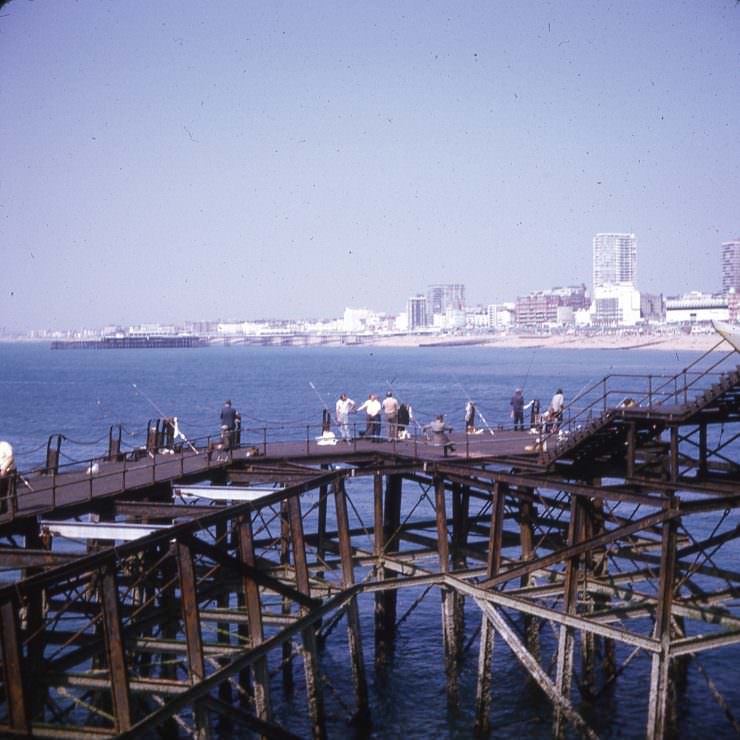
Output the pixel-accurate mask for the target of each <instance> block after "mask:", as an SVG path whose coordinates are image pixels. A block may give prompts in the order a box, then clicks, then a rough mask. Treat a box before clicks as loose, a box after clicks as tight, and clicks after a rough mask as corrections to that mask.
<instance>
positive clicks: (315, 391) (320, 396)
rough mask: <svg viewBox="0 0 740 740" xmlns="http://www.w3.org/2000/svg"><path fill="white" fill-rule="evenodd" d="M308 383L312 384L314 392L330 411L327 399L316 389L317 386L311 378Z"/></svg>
mask: <svg viewBox="0 0 740 740" xmlns="http://www.w3.org/2000/svg"><path fill="white" fill-rule="evenodd" d="M308 384H309V385H310V386H311V389H312V390H313V392H314V393H315V394H316V395H317V396H318V397H319V401H321V405H322V406H323V407H324V409H326V411H329V407H328V406H327V405H326V401H325V400H324V397H323V396H322V395H321V394H320V393H319V392H318V390H317V389H316V386H315V385H314V384H313V383H312V382H311V381H310V380H309V381H308ZM329 413H331V411H329Z"/></svg>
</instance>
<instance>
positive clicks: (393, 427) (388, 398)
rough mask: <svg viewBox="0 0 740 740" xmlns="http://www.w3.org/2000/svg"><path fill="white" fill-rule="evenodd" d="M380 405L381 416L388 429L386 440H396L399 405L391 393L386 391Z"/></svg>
mask: <svg viewBox="0 0 740 740" xmlns="http://www.w3.org/2000/svg"><path fill="white" fill-rule="evenodd" d="M381 405H382V406H383V416H384V417H385V423H386V425H387V429H388V439H391V440H393V439H396V438H397V437H398V411H399V409H400V407H401V405H400V404H399V403H398V399H397V398H396V397H395V396H394V395H393V391H388V392H387V393H386V394H385V398H384V399H383V403H382V404H381Z"/></svg>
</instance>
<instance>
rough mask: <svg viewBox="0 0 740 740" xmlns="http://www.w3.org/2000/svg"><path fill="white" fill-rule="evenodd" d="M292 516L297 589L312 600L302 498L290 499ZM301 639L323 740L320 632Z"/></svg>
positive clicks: (315, 731) (314, 724) (314, 718)
mask: <svg viewBox="0 0 740 740" xmlns="http://www.w3.org/2000/svg"><path fill="white" fill-rule="evenodd" d="M288 516H289V519H290V537H291V542H292V544H293V563H294V567H295V578H296V587H297V588H298V590H299V591H300V592H301V593H302V594H305V595H306V596H310V595H311V586H310V582H309V578H308V565H307V562H306V545H305V542H304V540H303V519H302V517H301V501H300V499H299V498H298V496H291V497H290V498H289V499H288ZM301 612H302V613H303V614H306V613H308V612H309V609H308V608H307V607H305V606H304V607H302V608H301ZM301 638H302V640H303V670H304V675H305V679H306V695H307V699H308V709H309V714H310V716H311V733H312V735H313V737H314V738H323V737H325V735H326V727H325V719H324V700H323V695H322V691H321V678H320V674H319V663H318V660H319V659H318V651H317V647H316V630H315V628H314V626H313V625H311V626H309V627H306V628H305V629H304V630H303V631H302V632H301Z"/></svg>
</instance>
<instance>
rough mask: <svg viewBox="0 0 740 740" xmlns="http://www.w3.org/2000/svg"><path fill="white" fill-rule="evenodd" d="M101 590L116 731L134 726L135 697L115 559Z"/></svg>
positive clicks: (102, 579) (103, 575)
mask: <svg viewBox="0 0 740 740" xmlns="http://www.w3.org/2000/svg"><path fill="white" fill-rule="evenodd" d="M100 592H101V598H100V602H101V606H102V611H103V628H104V629H103V632H104V634H105V650H106V654H107V659H108V660H107V662H108V671H109V672H110V682H111V696H112V699H113V716H114V721H115V727H116V731H117V732H121V731H122V730H128V728H129V727H131V700H130V696H129V676H128V664H127V662H126V653H125V650H124V643H123V630H122V628H121V616H120V614H119V610H118V586H117V583H116V573H115V570H114V563H113V562H111V563H109V564H108V565H107V566H106V567H105V568H104V570H103V574H102V577H101V579H100Z"/></svg>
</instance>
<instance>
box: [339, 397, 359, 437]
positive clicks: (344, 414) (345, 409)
mask: <svg viewBox="0 0 740 740" xmlns="http://www.w3.org/2000/svg"><path fill="white" fill-rule="evenodd" d="M335 410H336V416H337V426H338V427H339V431H340V433H341V435H342V439H343V440H344V441H345V442H347V444H349V442H350V434H349V415H350V414H351V413H352V412H353V411H354V410H355V402H354V401H353V400H352V399H351V398H349V397H348V396H347V394H346V393H342V394H341V395H340V396H339V398H338V399H337V405H336V409H335Z"/></svg>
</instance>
